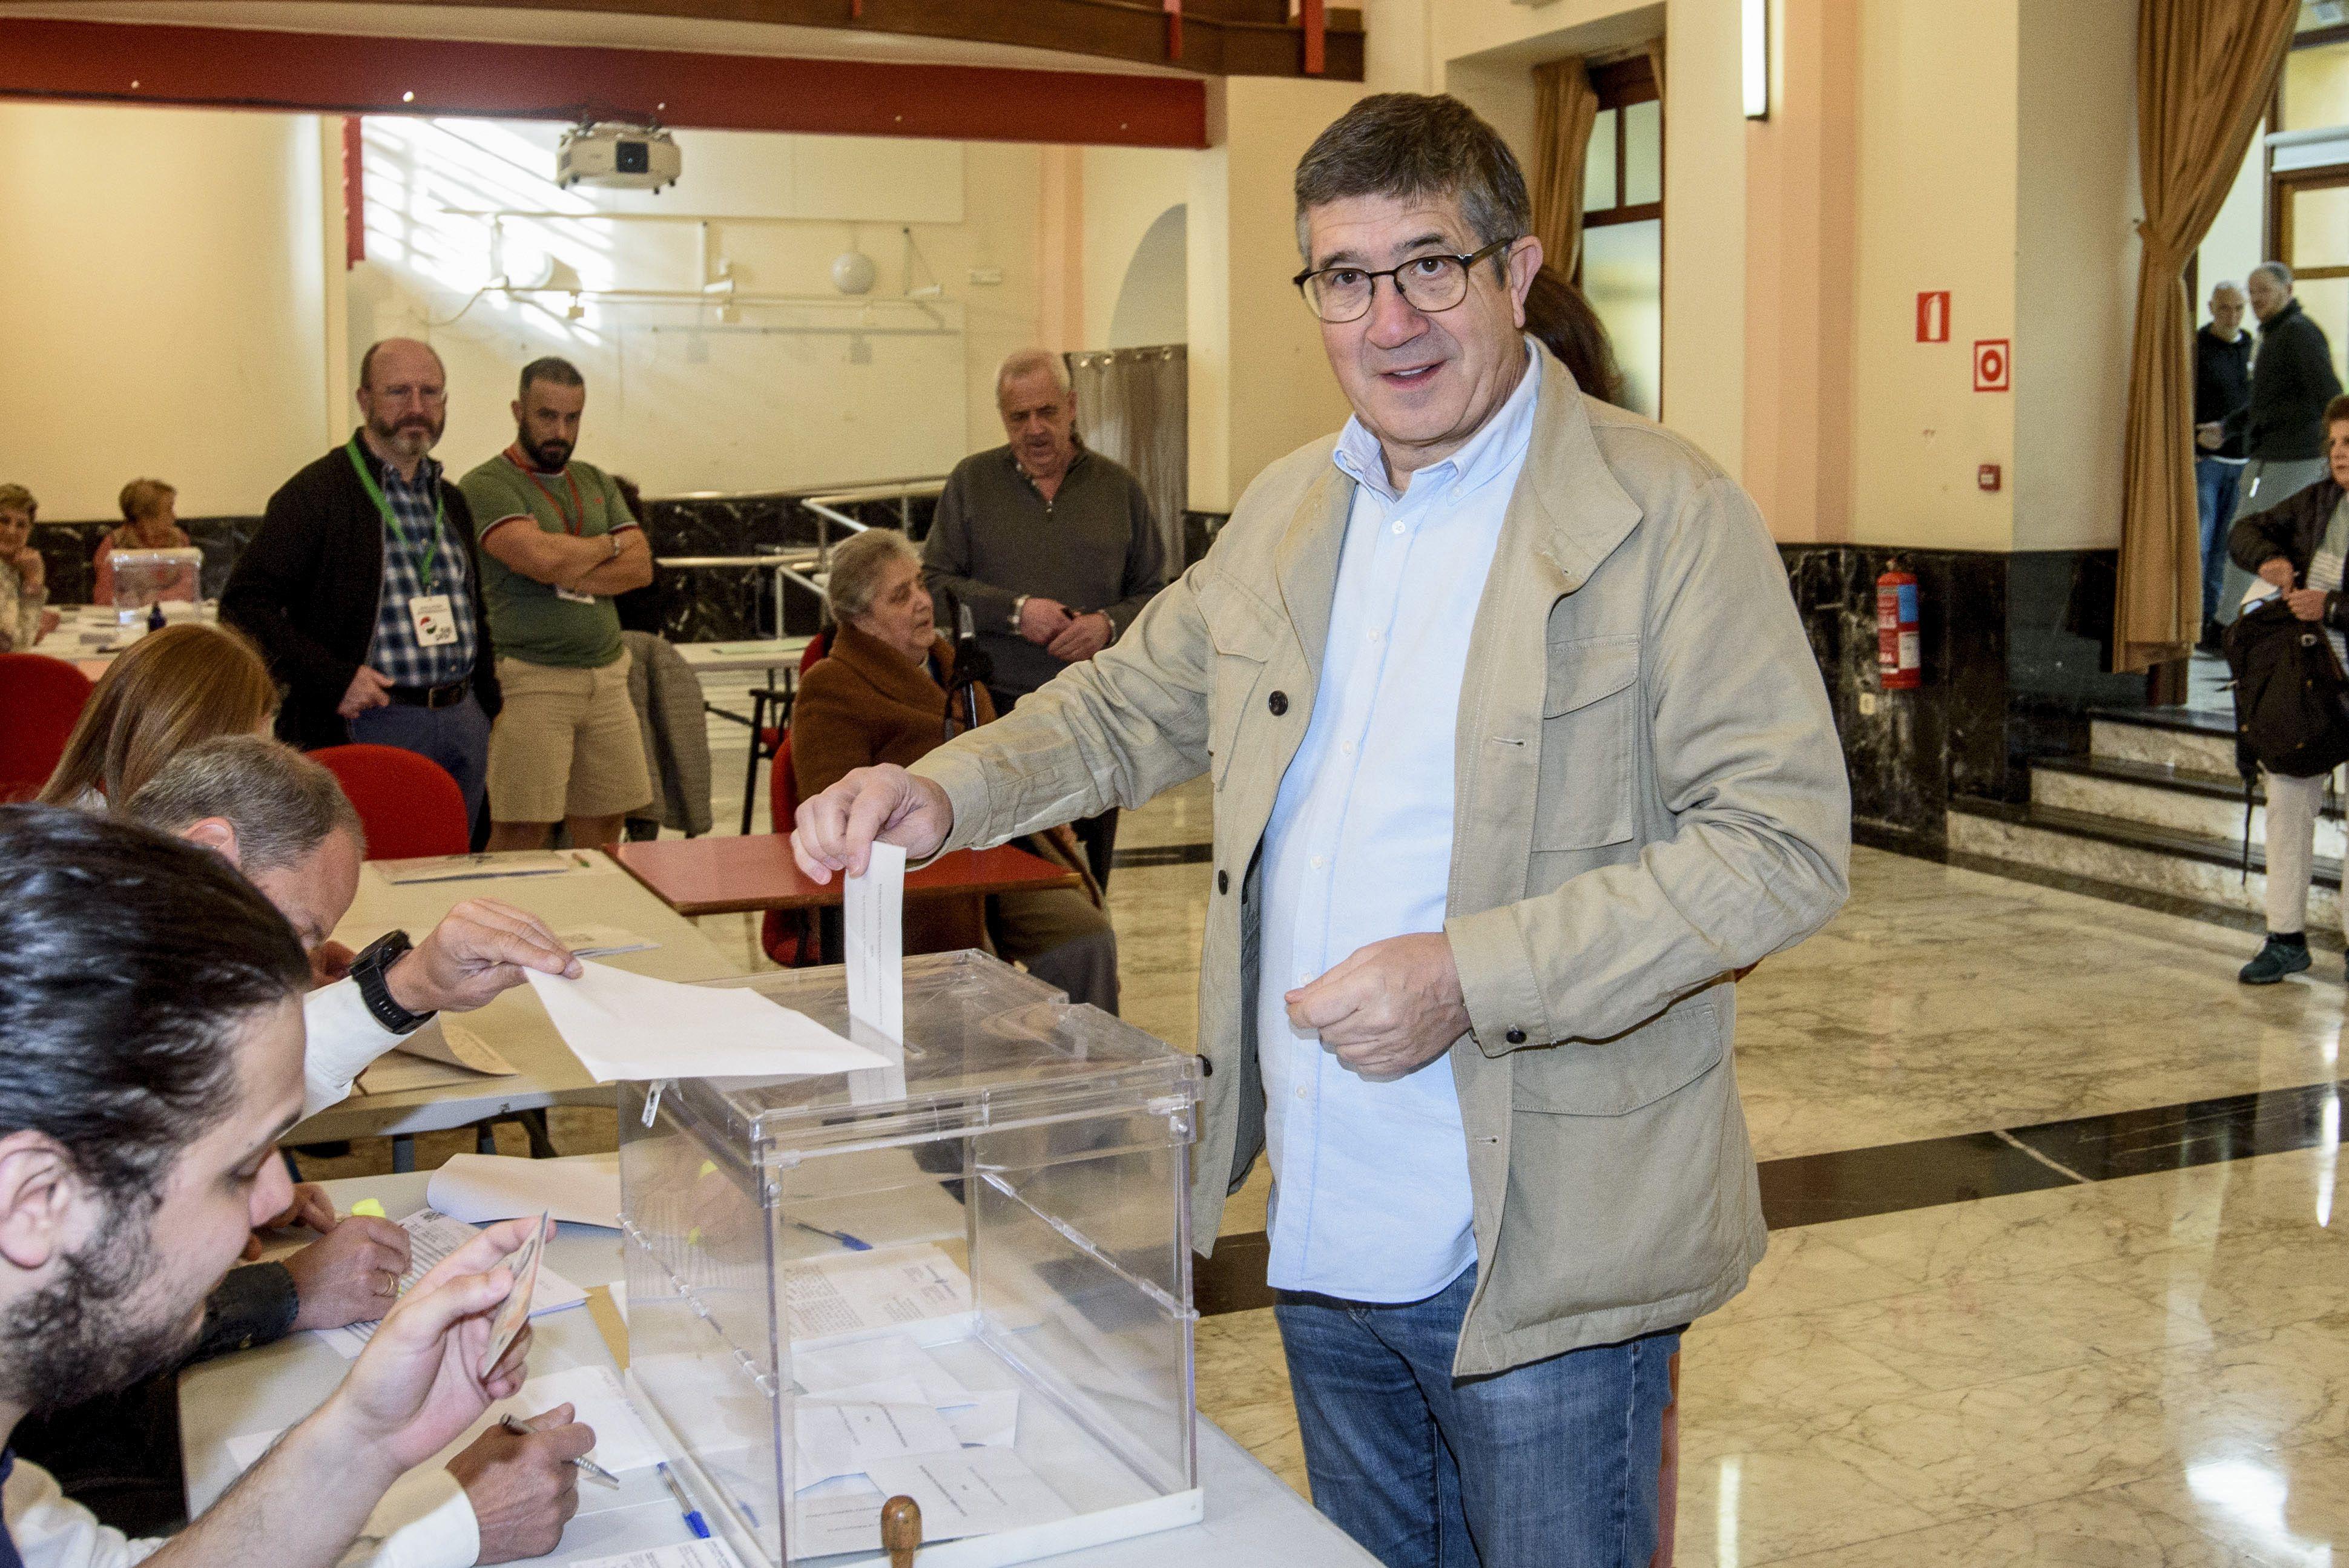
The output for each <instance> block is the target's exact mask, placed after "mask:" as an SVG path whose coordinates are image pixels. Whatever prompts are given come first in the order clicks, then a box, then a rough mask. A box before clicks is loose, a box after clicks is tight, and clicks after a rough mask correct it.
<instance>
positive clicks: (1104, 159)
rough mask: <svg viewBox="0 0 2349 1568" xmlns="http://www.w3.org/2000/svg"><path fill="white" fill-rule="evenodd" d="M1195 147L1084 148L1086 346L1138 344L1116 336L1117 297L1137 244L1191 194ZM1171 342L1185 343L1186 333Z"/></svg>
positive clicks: (1198, 155) (1123, 283)
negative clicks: (1191, 149) (1118, 340)
mask: <svg viewBox="0 0 2349 1568" xmlns="http://www.w3.org/2000/svg"><path fill="white" fill-rule="evenodd" d="M1199 157H1200V154H1198V153H1196V152H1180V151H1170V150H1164V149H1160V148H1152V147H1089V148H1086V149H1085V150H1084V190H1085V201H1084V285H1085V304H1084V322H1085V325H1084V342H1083V344H1082V345H1081V346H1083V347H1086V348H1114V347H1135V346H1137V345H1133V344H1123V345H1122V344H1118V343H1116V342H1114V341H1113V340H1112V323H1113V322H1114V321H1115V320H1116V317H1117V304H1118V299H1119V297H1120V295H1121V294H1123V292H1124V289H1125V281H1126V273H1127V272H1128V270H1129V269H1130V268H1131V267H1132V265H1133V259H1134V252H1135V249H1136V248H1137V247H1138V246H1139V245H1140V244H1141V243H1142V240H1143V235H1145V234H1147V233H1148V232H1150V227H1151V225H1152V224H1154V223H1155V222H1157V221H1158V220H1159V219H1160V218H1161V217H1162V216H1164V213H1165V211H1166V210H1167V209H1168V208H1170V207H1177V206H1181V205H1183V204H1185V203H1186V202H1188V201H1190V199H1191V174H1192V169H1191V166H1192V164H1193V163H1194V162H1195V160H1197V159H1198V158H1199ZM1171 341H1174V342H1177V343H1179V342H1182V341H1183V338H1182V337H1181V336H1179V335H1178V336H1176V337H1174V339H1172V340H1171Z"/></svg>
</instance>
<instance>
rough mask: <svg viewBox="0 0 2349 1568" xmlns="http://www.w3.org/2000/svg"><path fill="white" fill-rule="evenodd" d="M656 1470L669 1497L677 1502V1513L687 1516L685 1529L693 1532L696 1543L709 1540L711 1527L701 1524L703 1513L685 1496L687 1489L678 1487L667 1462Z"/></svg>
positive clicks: (656, 1467)
mask: <svg viewBox="0 0 2349 1568" xmlns="http://www.w3.org/2000/svg"><path fill="white" fill-rule="evenodd" d="M654 1468H655V1469H656V1470H659V1471H660V1478H661V1485H663V1486H665V1487H667V1488H668V1494H669V1496H671V1497H673V1498H675V1499H676V1500H677V1511H678V1512H679V1513H681V1514H683V1515H685V1527H686V1528H687V1529H688V1530H690V1531H692V1532H693V1538H694V1539H695V1540H696V1541H707V1540H709V1526H708V1525H707V1524H704V1523H703V1522H701V1511H700V1510H699V1509H698V1508H696V1507H694V1506H693V1503H692V1502H691V1501H689V1500H688V1498H687V1497H686V1495H685V1488H683V1487H681V1486H679V1485H678V1484H677V1477H675V1476H674V1475H671V1474H670V1473H669V1468H668V1463H667V1460H662V1461H661V1462H660V1463H659V1464H657V1465H656V1466H655V1467H654Z"/></svg>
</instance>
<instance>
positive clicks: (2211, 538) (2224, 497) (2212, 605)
mask: <svg viewBox="0 0 2349 1568" xmlns="http://www.w3.org/2000/svg"><path fill="white" fill-rule="evenodd" d="M2242 477H2243V465H2242V464H2240V463H2227V462H2221V461H2220V460H2219V459H2217V458H2204V457H2198V458H2196V459H2194V497H2195V500H2196V501H2197V503H2198V504H2199V506H2200V508H2201V512H2202V619H2203V621H2204V622H2205V623H2208V622H2210V621H2215V620H2217V619H2218V618H2219V589H2220V584H2222V583H2225V582H2226V580H2227V535H2228V534H2229V533H2230V532H2231V531H2233V528H2234V523H2235V487H2236V486H2237V485H2238V484H2239V483H2240V482H2241V480H2242Z"/></svg>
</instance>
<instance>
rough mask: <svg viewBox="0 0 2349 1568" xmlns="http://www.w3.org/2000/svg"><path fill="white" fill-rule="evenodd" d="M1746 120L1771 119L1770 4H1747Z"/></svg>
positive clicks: (1762, 0) (1763, 0)
mask: <svg viewBox="0 0 2349 1568" xmlns="http://www.w3.org/2000/svg"><path fill="white" fill-rule="evenodd" d="M1744 76H1745V118H1746V119H1769V118H1770V0H1744Z"/></svg>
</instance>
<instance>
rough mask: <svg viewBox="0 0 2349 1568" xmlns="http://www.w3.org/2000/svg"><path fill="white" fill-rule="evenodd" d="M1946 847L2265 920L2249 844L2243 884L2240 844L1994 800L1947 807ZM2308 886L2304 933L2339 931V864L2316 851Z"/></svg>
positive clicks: (2263, 886) (2259, 861) (2256, 851)
mask: <svg viewBox="0 0 2349 1568" xmlns="http://www.w3.org/2000/svg"><path fill="white" fill-rule="evenodd" d="M2238 820H2240V819H2238ZM1949 847H1950V850H1951V853H1953V854H1965V855H1978V856H1981V857H1982V858H1983V859H1985V860H1992V861H2010V862H2013V863H2015V864H2019V865H2026V866H2033V867H2036V868H2038V869H2039V870H2042V871H2048V872H2062V873H2064V874H2067V875H2070V876H2075V877H2082V878H2085V879H2087V880H2088V881H2091V882H2106V883H2116V884H2118V885H2120V886H2122V887H2128V888H2137V889H2140V890H2142V891H2144V892H2157V893H2163V894H2167V895H2168V896H2169V897H2172V898H2180V899H2189V900H2191V901H2193V902H2195V903H2207V904H2217V905H2220V906H2221V907H2224V908H2229V909H2238V910H2244V911H2248V912H2250V913H2254V914H2257V913H2262V912H2263V909H2264V900H2265V897H2266V893H2267V876H2266V864H2267V857H2266V854H2265V852H2264V851H2262V849H2261V845H2260V842H2259V841H2258V840H2257V839H2254V840H2253V841H2252V842H2251V874H2250V876H2249V877H2248V879H2247V878H2246V877H2245V876H2244V874H2243V872H2242V869H2241V859H2240V857H2241V852H2242V841H2241V839H2240V837H2236V838H2233V839H2219V838H2214V837H2210V836H2208V835H2205V834H2200V833H2189V832H2179V831H2176V830H2169V829H2165V828H2158V827H2152V826H2148V825H2147V824H2145V823H2141V822H2132V821H2128V820H2125V819H2122V818H2118V817H2108V816H2103V815H2099V814H2096V813H2094V812H2087V811H2072V810H2063V809H2062V808H2059V807H2053V806H2047V805H2043V804H2039V803H2036V802H2034V803H2033V804H2032V805H2028V806H2013V805H2009V804H2007V803H2005V802H2004V801H1998V800H1972V799H1958V800H1952V801H1951V802H1950V815H1949ZM2313 880H2314V883H2315V885H2314V887H2313V889H2312V890H2311V891H2310V894H2309V903H2308V923H2309V926H2310V927H2311V928H2312V929H2315V930H2324V931H2334V930H2338V929H2340V919H2341V916H2340V908H2341V905H2340V893H2341V861H2340V860H2339V859H2338V858H2336V857H2334V856H2331V855H2327V854H2326V853H2324V852H2323V850H2322V849H2321V848H2320V850H2319V851H2318V854H2317V859H2316V871H2315V876H2314V879H2313Z"/></svg>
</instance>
